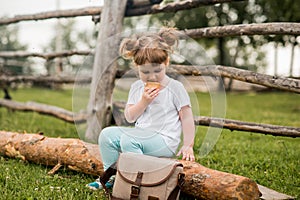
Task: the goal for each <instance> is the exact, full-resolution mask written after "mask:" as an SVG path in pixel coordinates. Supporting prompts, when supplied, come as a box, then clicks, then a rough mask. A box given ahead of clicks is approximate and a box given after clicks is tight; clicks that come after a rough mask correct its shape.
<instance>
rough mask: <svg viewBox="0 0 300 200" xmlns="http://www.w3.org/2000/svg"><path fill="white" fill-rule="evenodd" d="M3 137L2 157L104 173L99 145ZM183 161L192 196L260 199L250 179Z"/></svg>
mask: <svg viewBox="0 0 300 200" xmlns="http://www.w3.org/2000/svg"><path fill="white" fill-rule="evenodd" d="M0 136H1V137H0V155H2V156H8V157H12V158H21V159H23V160H27V161H30V162H34V163H38V164H44V165H50V166H54V168H53V169H52V170H51V171H50V173H51V174H53V173H55V172H56V171H57V170H58V169H59V168H60V167H61V166H67V167H68V168H70V169H71V170H76V171H80V172H83V173H86V174H92V175H101V174H102V173H103V165H102V162H101V158H100V154H99V150H98V146H97V145H94V144H89V143H84V142H82V141H81V140H78V139H63V138H48V137H45V136H42V135H38V134H19V133H13V132H4V131H0ZM180 162H182V164H183V165H184V172H185V174H186V176H185V183H184V185H183V188H182V191H183V192H184V193H186V194H188V195H191V196H193V197H195V198H197V199H208V200H209V199H220V200H222V199H224V200H228V199H241V200H247V199H249V200H253V199H259V196H260V192H259V189H258V186H257V184H256V183H255V182H254V181H253V180H251V179H249V178H246V177H243V176H238V175H234V174H229V173H225V172H220V171H217V170H213V169H209V168H206V167H204V166H202V165H200V164H198V163H196V162H191V161H180Z"/></svg>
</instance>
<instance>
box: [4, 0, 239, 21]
mask: <svg viewBox="0 0 300 200" xmlns="http://www.w3.org/2000/svg"><path fill="white" fill-rule="evenodd" d="M234 1H244V0H186V1H180V2H176V3H168V4H166V5H153V6H149V7H143V8H132V9H130V8H129V9H128V10H127V12H126V13H125V16H138V15H145V14H155V13H161V12H177V11H180V10H187V9H192V8H197V7H200V6H207V5H214V4H218V3H227V2H234ZM102 9H103V8H102V7H88V8H81V9H68V10H57V11H49V12H41V13H36V14H28V15H17V16H15V17H12V18H0V25H8V24H12V23H18V22H21V21H31V20H35V21H37V20H45V19H51V18H69V17H80V16H92V15H98V16H99V15H100V14H101V12H102Z"/></svg>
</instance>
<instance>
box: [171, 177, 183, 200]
mask: <svg viewBox="0 0 300 200" xmlns="http://www.w3.org/2000/svg"><path fill="white" fill-rule="evenodd" d="M184 176H185V174H184V173H179V174H178V183H177V185H176V187H175V188H174V189H173V191H172V192H171V193H170V195H169V197H168V200H176V199H177V196H178V193H179V191H180V189H181V188H182V186H183V183H184Z"/></svg>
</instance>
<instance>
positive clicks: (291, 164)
mask: <svg viewBox="0 0 300 200" xmlns="http://www.w3.org/2000/svg"><path fill="white" fill-rule="evenodd" d="M196 95H197V97H198V98H199V100H198V103H199V105H200V111H201V112H200V114H201V115H205V116H209V115H210V112H211V102H210V95H209V94H206V93H197V94H196ZM122 96H126V94H122V95H119V96H117V97H116V98H118V99H121V98H122ZM12 97H13V99H14V100H17V101H24V102H25V101H36V102H40V103H46V104H51V105H56V106H59V107H63V108H65V109H68V110H72V90H46V89H38V88H31V89H19V90H16V91H12ZM299 97H300V96H299V95H297V94H290V93H228V94H226V118H228V119H236V120H241V121H250V122H257V123H267V124H275V125H284V126H294V127H300V120H299V119H300V99H299ZM195 103H197V101H196V102H195ZM198 114H199V113H195V115H198ZM0 119H1V120H0V129H1V130H7V131H18V132H28V133H37V132H43V133H44V135H46V136H49V137H74V138H78V134H77V132H76V128H75V126H74V125H73V124H70V123H67V122H63V121H61V120H58V119H55V118H53V117H51V116H45V115H40V114H37V113H32V112H27V113H24V112H12V111H7V109H5V108H0ZM206 132H207V127H199V128H198V132H197V135H196V142H195V153H196V158H197V162H199V163H201V164H202V165H204V166H206V167H209V168H212V169H217V170H220V171H224V172H229V173H234V174H238V175H242V176H246V177H249V178H251V179H253V180H254V181H256V182H257V183H259V184H261V185H264V186H267V187H270V188H272V189H275V190H277V191H279V192H283V193H286V194H289V195H292V196H296V197H298V198H300V196H299V194H300V192H299V191H300V189H299V188H300V170H299V169H300V168H299V167H300V149H299V144H300V138H286V137H274V136H268V135H262V134H257V133H248V132H239V131H233V132H231V131H229V130H225V129H224V130H223V131H222V134H221V136H220V137H219V140H218V142H217V144H216V145H215V147H214V149H213V150H212V151H211V152H210V153H209V154H208V156H206V157H204V158H200V157H199V156H198V153H199V152H198V151H199V148H200V146H201V143H202V141H203V138H204V136H205V134H206ZM50 169H51V168H50V167H47V166H42V165H38V164H34V163H28V162H24V161H21V160H17V159H9V158H5V157H0V171H1V173H0V199H103V198H104V197H103V194H102V193H100V192H92V191H90V190H89V189H87V188H86V187H85V184H86V183H89V182H91V181H93V180H94V178H95V177H93V176H90V175H86V174H82V173H77V172H73V171H70V170H67V169H61V170H59V171H58V173H57V174H56V175H54V176H49V175H47V172H48V171H49V170H50ZM297 195H298V196H297Z"/></svg>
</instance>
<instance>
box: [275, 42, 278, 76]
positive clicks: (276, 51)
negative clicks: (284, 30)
mask: <svg viewBox="0 0 300 200" xmlns="http://www.w3.org/2000/svg"><path fill="white" fill-rule="evenodd" d="M274 75H275V76H278V43H277V42H275V47H274Z"/></svg>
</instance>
